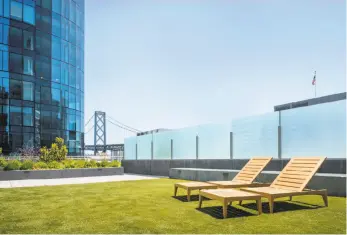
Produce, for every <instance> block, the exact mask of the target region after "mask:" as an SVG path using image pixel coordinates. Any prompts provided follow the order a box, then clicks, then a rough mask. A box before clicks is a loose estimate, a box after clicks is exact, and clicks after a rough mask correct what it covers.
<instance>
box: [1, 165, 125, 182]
mask: <svg viewBox="0 0 347 235" xmlns="http://www.w3.org/2000/svg"><path fill="white" fill-rule="evenodd" d="M123 174H124V168H123V167H105V168H78V169H76V168H74V169H62V170H56V169H51V170H15V171H1V170H0V181H4V180H26V179H59V178H75V177H91V176H107V175H123Z"/></svg>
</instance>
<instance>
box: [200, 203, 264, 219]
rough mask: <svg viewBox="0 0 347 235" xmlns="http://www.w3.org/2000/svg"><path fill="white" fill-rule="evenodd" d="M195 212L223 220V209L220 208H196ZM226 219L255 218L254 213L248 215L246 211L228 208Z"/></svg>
mask: <svg viewBox="0 0 347 235" xmlns="http://www.w3.org/2000/svg"><path fill="white" fill-rule="evenodd" d="M196 210H198V211H200V212H203V213H205V214H208V215H210V216H212V217H214V218H216V219H224V217H223V208H222V206H211V207H201V208H196ZM227 213H228V214H227V218H226V219H231V218H239V217H248V216H257V215H258V214H256V213H254V214H253V213H250V212H248V211H244V210H241V209H239V208H236V207H233V206H228V211H227Z"/></svg>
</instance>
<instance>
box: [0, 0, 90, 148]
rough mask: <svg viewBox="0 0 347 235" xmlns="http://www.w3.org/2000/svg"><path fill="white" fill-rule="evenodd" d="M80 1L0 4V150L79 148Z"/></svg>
mask: <svg viewBox="0 0 347 235" xmlns="http://www.w3.org/2000/svg"><path fill="white" fill-rule="evenodd" d="M83 123H84V0H36V1H34V0H0V147H2V149H3V152H4V153H5V154H8V153H11V152H16V151H17V150H18V148H20V147H22V146H36V147H40V146H50V144H51V142H52V141H53V140H54V139H55V137H63V138H64V139H65V141H66V144H67V146H68V149H69V154H70V155H79V154H81V149H82V146H83V144H84V134H83V133H84V125H83Z"/></svg>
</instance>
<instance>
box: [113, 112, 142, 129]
mask: <svg viewBox="0 0 347 235" xmlns="http://www.w3.org/2000/svg"><path fill="white" fill-rule="evenodd" d="M107 118H109V119H111V120H112V121H114V122H116V123H118V125H120V126H124V127H126V128H128V129H131V130H133V131H135V132H142V131H140V130H138V129H136V128H133V127H131V126H128V125H125V124H124V123H121V122H120V121H117V120H116V119H114V118H112V117H110V116H108V115H107Z"/></svg>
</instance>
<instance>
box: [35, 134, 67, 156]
mask: <svg viewBox="0 0 347 235" xmlns="http://www.w3.org/2000/svg"><path fill="white" fill-rule="evenodd" d="M67 153H68V151H67V148H66V145H64V139H63V138H59V137H57V138H55V143H52V145H51V148H50V149H47V148H46V147H43V148H41V149H40V160H41V161H43V162H52V161H58V162H61V161H64V160H65V159H66V155H67Z"/></svg>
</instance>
